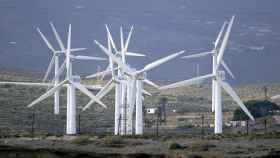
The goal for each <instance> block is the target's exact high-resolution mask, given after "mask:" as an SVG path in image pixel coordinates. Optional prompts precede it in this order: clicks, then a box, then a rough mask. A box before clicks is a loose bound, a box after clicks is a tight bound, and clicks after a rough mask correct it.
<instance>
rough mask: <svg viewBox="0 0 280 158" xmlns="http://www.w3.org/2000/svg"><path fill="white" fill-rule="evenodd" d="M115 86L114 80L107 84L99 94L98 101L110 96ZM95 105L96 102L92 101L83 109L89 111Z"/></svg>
mask: <svg viewBox="0 0 280 158" xmlns="http://www.w3.org/2000/svg"><path fill="white" fill-rule="evenodd" d="M114 86H115V84H114V83H113V80H110V81H109V82H107V83H106V85H105V86H104V87H103V88H102V89H101V90H100V91H99V92H98V93H97V95H96V97H97V98H98V99H102V98H103V97H104V96H105V95H106V94H108V93H109V92H110V91H111V90H112V89H113V88H114ZM93 103H95V100H90V101H89V102H88V104H87V105H86V106H85V107H84V108H83V109H82V110H83V111H85V110H86V109H88V108H89V107H90V106H91V105H92V104H93Z"/></svg>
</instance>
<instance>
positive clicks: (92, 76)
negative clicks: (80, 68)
mask: <svg viewBox="0 0 280 158" xmlns="http://www.w3.org/2000/svg"><path fill="white" fill-rule="evenodd" d="M110 73H111V69H110V68H109V69H106V70H105V71H101V72H98V73H95V74H92V75H89V76H86V78H95V77H99V76H102V77H103V76H106V75H108V74H110Z"/></svg>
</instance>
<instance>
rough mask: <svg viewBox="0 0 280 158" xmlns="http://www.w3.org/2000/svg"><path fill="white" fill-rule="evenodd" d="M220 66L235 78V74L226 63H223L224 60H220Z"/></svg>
mask: <svg viewBox="0 0 280 158" xmlns="http://www.w3.org/2000/svg"><path fill="white" fill-rule="evenodd" d="M221 64H222V66H223V67H224V68H225V70H226V71H227V72H228V74H229V75H230V76H231V77H232V78H233V79H235V76H234V75H233V73H232V71H231V70H230V69H229V67H228V66H227V64H226V63H225V61H224V60H222V63H221Z"/></svg>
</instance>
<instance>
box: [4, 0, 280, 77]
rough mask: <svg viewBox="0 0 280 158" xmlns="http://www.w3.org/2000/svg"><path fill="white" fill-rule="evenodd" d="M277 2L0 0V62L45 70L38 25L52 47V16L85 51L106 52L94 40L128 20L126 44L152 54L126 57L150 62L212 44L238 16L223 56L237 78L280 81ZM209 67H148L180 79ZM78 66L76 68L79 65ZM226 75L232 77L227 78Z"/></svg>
mask: <svg viewBox="0 0 280 158" xmlns="http://www.w3.org/2000/svg"><path fill="white" fill-rule="evenodd" d="M279 6H280V1H279V0H266V1H265V0H231V1H230V0H211V1H207V0H141V1H139V0H138V1H136V0H120V1H116V0H111V1H109V0H24V1H23V0H0V19H1V24H0V53H1V58H0V68H1V67H2V68H8V69H12V70H14V69H19V70H21V69H23V70H25V71H30V72H44V71H45V69H46V67H47V65H48V62H49V60H50V58H51V52H50V51H49V50H48V49H47V47H46V45H45V44H44V43H43V41H42V40H41V39H40V37H39V35H38V33H37V32H36V27H40V29H41V30H42V32H44V33H45V34H46V35H47V36H48V38H49V39H50V41H51V42H52V43H53V45H54V46H55V47H56V48H58V45H57V43H56V41H55V40H54V37H53V34H52V32H51V28H50V25H49V22H50V21H53V22H54V24H55V25H56V27H57V29H58V31H59V33H61V35H62V37H63V38H64V41H65V39H66V36H65V35H66V34H65V33H66V30H67V25H68V24H69V23H71V24H72V30H73V33H72V37H73V47H86V48H88V50H87V51H85V52H81V53H80V54H86V55H94V56H103V57H105V54H104V53H103V52H101V50H99V49H98V48H97V46H96V45H94V44H93V40H94V39H97V40H99V41H100V42H102V43H104V44H105V36H106V32H105V27H104V24H109V25H110V28H111V31H112V33H113V35H114V37H115V40H117V41H119V27H120V26H121V25H122V26H123V27H124V28H125V33H127V32H128V29H129V27H130V26H131V25H134V27H135V32H134V34H133V36H132V41H131V44H130V46H129V50H130V51H133V52H141V53H145V54H147V57H145V58H137V59H136V58H135V57H134V58H129V60H128V62H129V63H130V65H132V66H134V67H137V68H141V67H143V66H144V65H145V64H148V63H149V62H151V61H153V60H155V59H157V58H159V57H162V56H166V55H168V54H170V53H174V52H176V51H179V50H182V49H186V50H187V52H193V51H194V50H197V51H204V50H211V49H212V47H213V45H212V42H213V41H214V40H215V38H216V36H217V34H218V32H219V30H220V27H221V25H222V23H223V21H224V20H228V19H229V18H230V17H231V16H232V15H233V14H235V15H236V16H237V18H236V22H235V23H234V26H233V31H232V34H231V37H230V42H229V45H228V49H227V50H226V52H225V56H224V60H225V61H226V62H227V63H228V65H229V66H230V68H231V69H232V71H233V72H234V74H235V75H236V77H237V78H236V80H230V82H232V83H263V82H279V81H280V71H279V70H278V69H279V68H280V60H279V59H280V54H279V53H280V52H279V51H278V50H279V47H280V23H279V19H280V12H279ZM97 64H99V65H101V66H102V67H105V66H106V65H107V63H106V62H103V63H102V62H98V63H93V62H76V63H75V65H74V66H75V73H76V74H78V72H79V71H81V72H82V74H90V73H91V72H95V71H96V67H97ZM196 64H199V65H200V73H201V74H206V73H209V72H210V71H211V58H209V57H208V58H203V59H197V60H182V59H179V58H178V59H176V60H174V61H172V62H169V63H167V64H165V65H163V66H162V67H159V68H157V69H155V70H153V71H151V72H149V74H148V76H149V77H150V78H152V79H154V80H173V81H178V80H182V79H187V78H190V77H192V76H194V75H195V67H196ZM78 70H79V71H78ZM228 79H229V76H228Z"/></svg>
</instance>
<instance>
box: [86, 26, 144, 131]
mask: <svg viewBox="0 0 280 158" xmlns="http://www.w3.org/2000/svg"><path fill="white" fill-rule="evenodd" d="M105 27H106V31H107V44H108V50H109V51H110V52H111V53H112V47H113V50H114V52H115V55H116V56H118V57H120V58H121V61H122V62H123V63H126V56H135V57H144V56H145V55H144V54H140V53H133V52H128V51H127V49H128V45H129V43H130V40H131V35H132V32H133V26H132V27H131V28H130V31H129V33H128V37H127V38H126V41H124V37H123V28H122V27H120V40H121V42H120V43H121V46H120V50H117V48H116V44H115V42H114V40H113V37H112V35H111V32H110V30H109V28H108V26H107V25H105ZM115 70H117V71H118V72H117V74H116V73H115ZM108 74H111V75H112V79H111V80H110V81H109V82H107V83H106V84H105V86H104V87H103V89H102V90H100V91H99V93H97V95H96V96H97V97H98V98H99V99H101V98H102V97H104V96H105V95H106V94H107V93H109V92H110V91H111V90H112V89H113V88H114V87H115V130H114V133H115V135H118V134H119V133H121V134H125V133H124V132H123V131H124V130H123V129H124V128H123V126H124V121H123V119H122V120H121V122H120V117H121V115H122V116H123V114H124V113H125V111H124V108H123V105H125V104H126V103H125V97H126V94H127V93H126V91H127V83H128V82H127V81H126V80H127V77H126V76H125V75H124V73H123V71H122V70H121V69H120V68H119V67H116V68H114V63H113V61H112V60H111V58H109V64H108V66H107V68H106V70H105V71H102V72H99V73H96V74H93V75H89V76H87V78H94V77H98V76H102V78H103V77H104V76H105V75H108ZM145 92H146V91H145ZM93 103H94V101H93V100H91V101H90V102H89V103H88V104H87V105H86V106H85V107H84V108H83V110H86V109H88V108H89V107H90V106H91V105H92V104H93ZM120 124H122V125H120ZM121 129H122V130H121Z"/></svg>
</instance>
